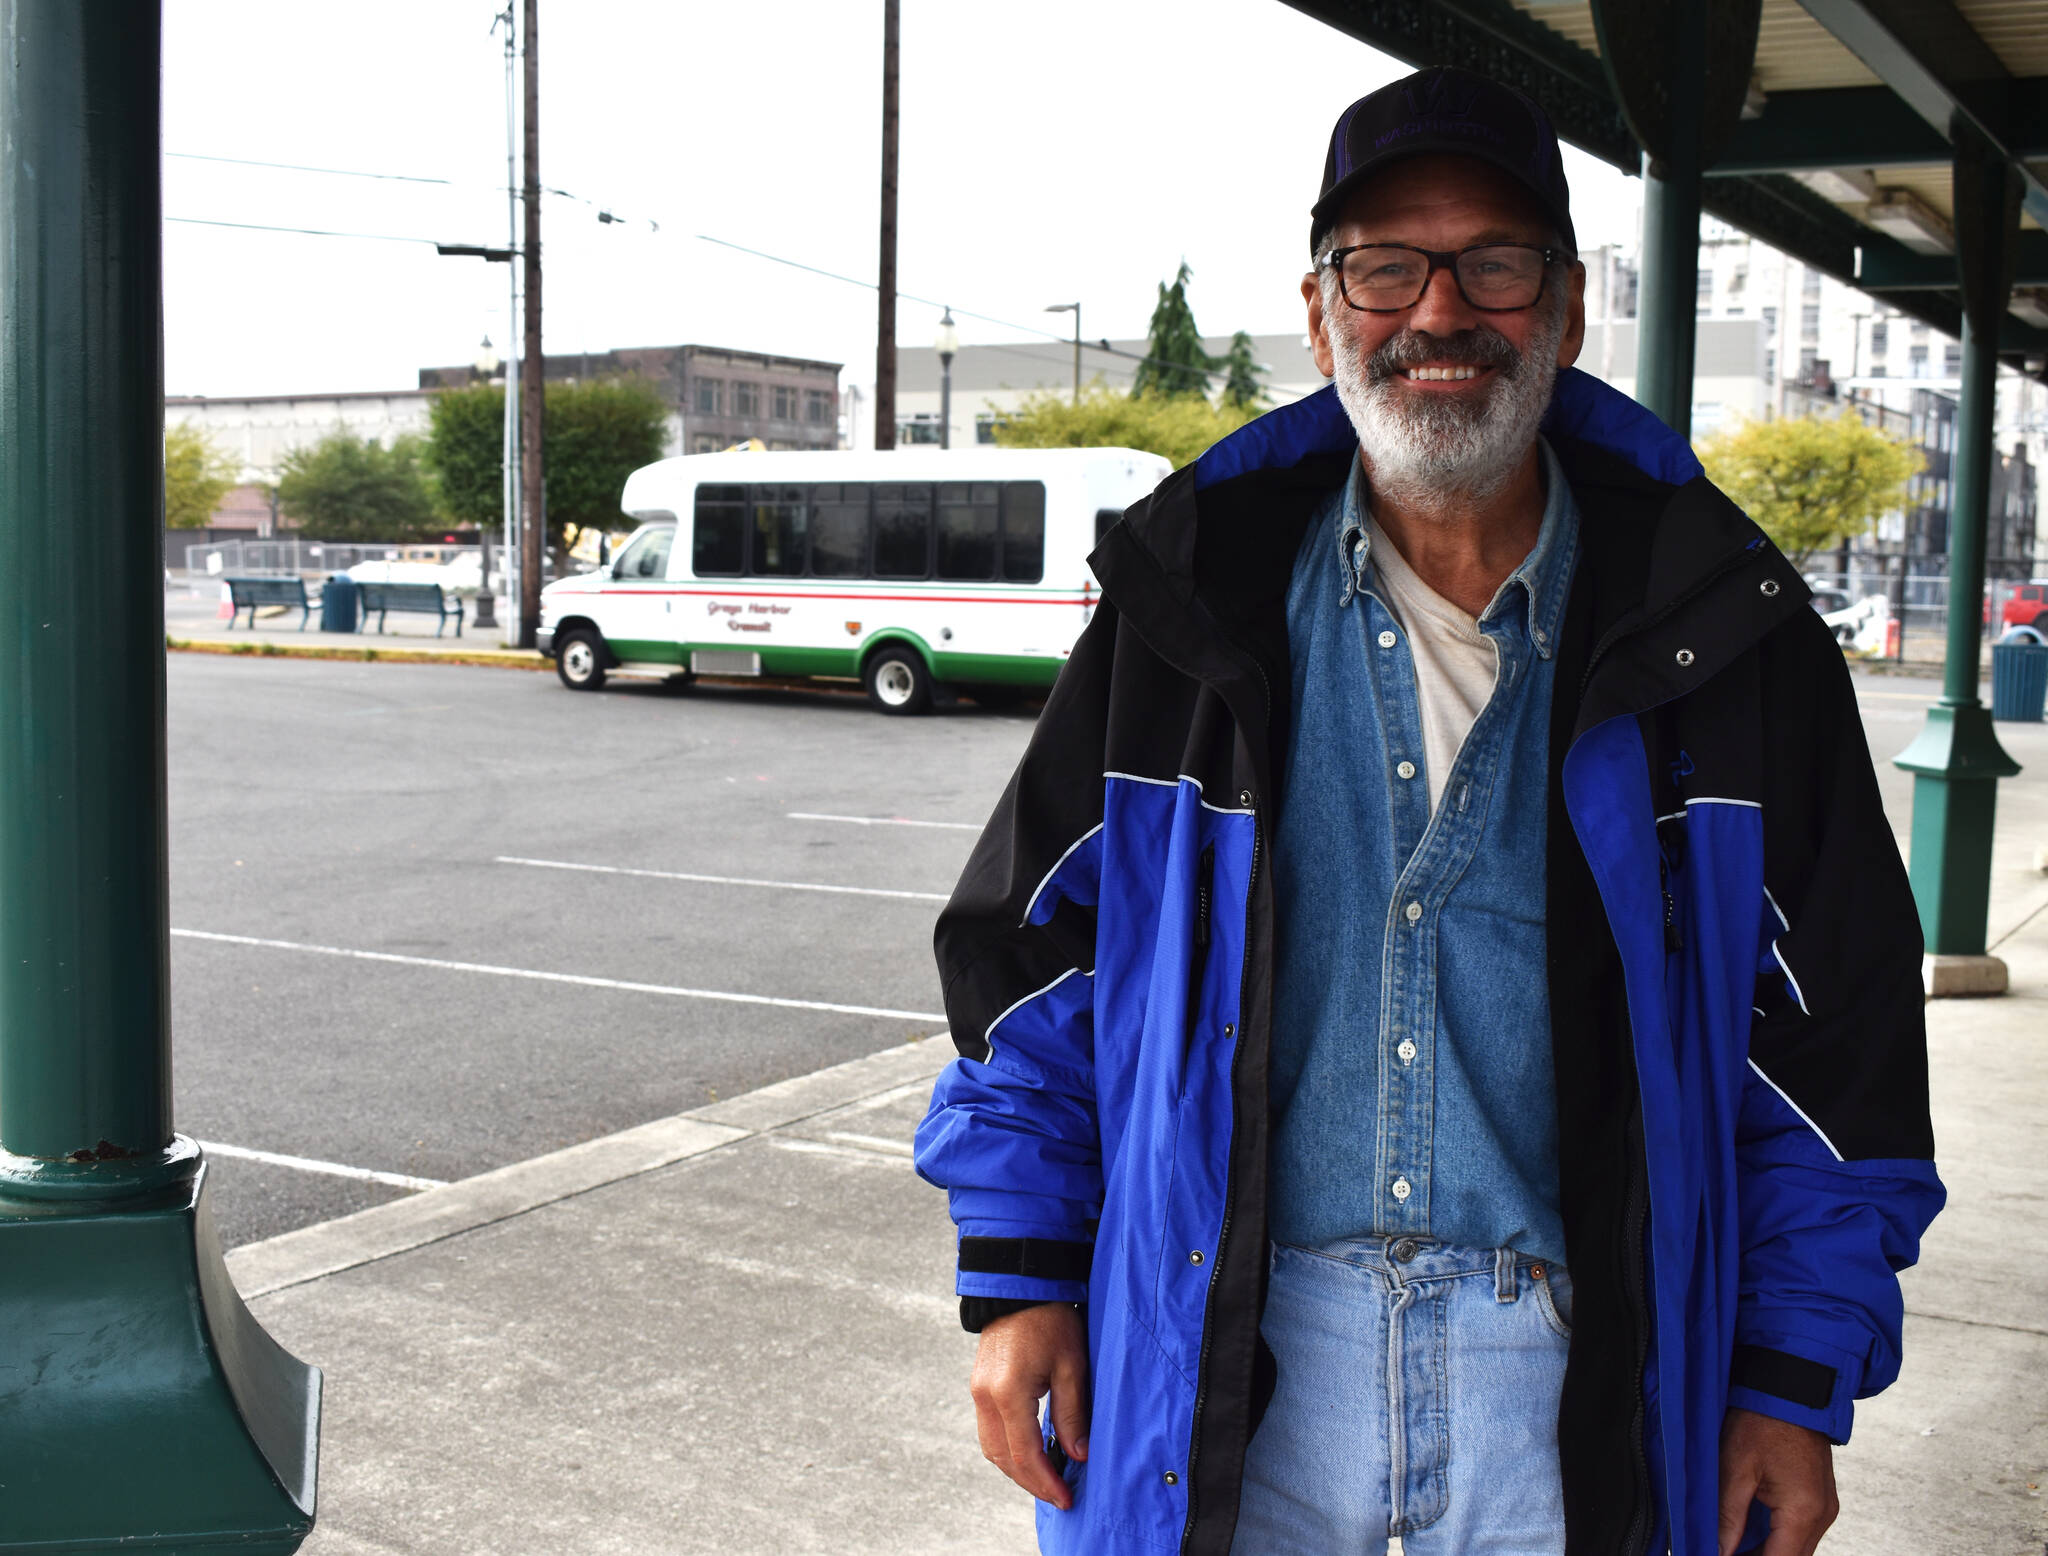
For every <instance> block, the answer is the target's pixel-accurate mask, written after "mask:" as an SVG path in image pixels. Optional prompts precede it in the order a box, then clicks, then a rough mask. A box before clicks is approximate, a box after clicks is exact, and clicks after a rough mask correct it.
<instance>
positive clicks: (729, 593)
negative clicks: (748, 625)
mask: <svg viewBox="0 0 2048 1556" xmlns="http://www.w3.org/2000/svg"><path fill="white" fill-rule="evenodd" d="M596 592H597V593H599V594H630V595H639V596H641V597H643V598H649V597H657V596H661V595H721V596H724V597H726V598H730V599H737V600H928V601H931V602H933V603H936V604H941V605H1093V604H1094V603H1095V601H1094V600H1093V599H1092V598H1090V597H1087V596H1083V595H1078V594H1077V595H1074V596H1072V597H1071V598H1070V597H1068V596H1065V595H1047V594H1026V595H1018V596H1013V597H1010V598H1004V599H999V598H997V597H995V596H992V595H986V594H816V593H813V592H811V591H810V590H788V589H746V590H743V589H599V590H598V591H596Z"/></svg>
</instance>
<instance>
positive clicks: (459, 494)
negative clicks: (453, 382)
mask: <svg viewBox="0 0 2048 1556" xmlns="http://www.w3.org/2000/svg"><path fill="white" fill-rule="evenodd" d="M429 414H430V415H431V416H432V418H433V421H432V430H431V433H430V435H429V440H428V446H427V451H426V457H427V461H428V463H429V464H430V465H431V466H432V468H433V470H434V473H435V475H436V476H437V477H438V479H439V484H440V495H441V503H442V506H443V508H444V509H445V510H446V511H447V513H448V515H449V516H450V517H451V518H454V519H457V520H459V521H460V522H462V523H465V524H475V525H479V526H481V525H497V524H501V523H503V522H504V506H505V504H504V479H505V462H504V451H503V443H502V439H503V436H504V418H505V391H504V389H503V388H502V387H500V386H494V385H489V384H479V385H477V386H475V387H474V388H469V389H449V390H445V391H443V392H442V393H440V394H437V395H435V396H434V401H433V404H432V406H431V407H430V408H429ZM668 414H669V408H668V405H667V402H665V401H664V400H663V399H662V397H661V392H660V391H659V390H658V389H656V388H655V386H654V385H652V384H650V383H648V382H647V380H645V379H644V378H613V379H603V380H599V381H597V382H594V383H575V384H570V383H554V384H549V385H548V386H547V419H546V422H545V424H544V425H545V431H544V432H543V435H542V454H543V457H544V459H545V461H546V464H547V472H548V520H549V526H550V528H551V529H553V530H554V533H553V534H552V535H550V536H549V537H548V539H549V541H550V543H551V544H560V545H570V544H573V543H574V542H575V538H576V534H577V532H578V531H579V530H581V529H583V528H586V527H597V528H601V529H608V530H609V529H616V528H618V527H619V525H620V523H621V519H622V515H621V514H620V511H619V494H620V492H621V491H622V490H623V489H624V487H625V484H626V477H627V476H629V475H631V474H632V473H633V472H634V471H635V470H638V469H639V468H640V467H641V466H642V465H647V464H652V463H653V462H654V461H655V460H657V459H659V458H661V456H662V455H663V454H664V453H665V452H666V451H667V447H668Z"/></svg>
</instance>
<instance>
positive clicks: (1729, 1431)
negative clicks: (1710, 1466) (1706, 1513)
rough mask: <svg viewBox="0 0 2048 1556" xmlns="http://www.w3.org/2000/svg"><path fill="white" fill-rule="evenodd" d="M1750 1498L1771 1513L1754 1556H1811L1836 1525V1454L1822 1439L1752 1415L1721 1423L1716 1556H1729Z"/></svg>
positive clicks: (1733, 1414)
mask: <svg viewBox="0 0 2048 1556" xmlns="http://www.w3.org/2000/svg"><path fill="white" fill-rule="evenodd" d="M1752 1498H1754V1499H1755V1500H1756V1501H1759V1502H1761V1503H1763V1505H1764V1506H1765V1507H1768V1508H1769V1509H1770V1510H1771V1535H1770V1538H1769V1539H1767V1540H1765V1541H1764V1543H1763V1547H1762V1549H1761V1551H1760V1552H1759V1556H1813V1550H1814V1547H1815V1546H1817V1545H1819V1544H1820V1537H1821V1536H1822V1535H1823V1534H1825V1533H1826V1532H1827V1528H1828V1525H1829V1524H1832V1523H1833V1522H1834V1521H1835V1514H1836V1513H1838V1512H1840V1511H1841V1504H1840V1503H1838V1502H1837V1501H1836V1500H1835V1452H1834V1448H1833V1447H1832V1446H1831V1445H1830V1444H1829V1442H1828V1440H1827V1438H1826V1437H1824V1436H1823V1435H1821V1434H1820V1433H1819V1432H1816V1431H1813V1430H1811V1429H1809V1428H1807V1427H1804V1426H1794V1425H1793V1424H1792V1423H1791V1422H1789V1421H1780V1420H1778V1419H1777V1418H1776V1417H1775V1416H1765V1415H1758V1414H1757V1413H1756V1412H1755V1411H1753V1410H1732V1409H1731V1410H1730V1411H1729V1412H1728V1415H1727V1418H1726V1419H1725V1420H1724V1421H1723V1422H1722V1423H1721V1556H1731V1553H1732V1552H1733V1551H1734V1549H1735V1542H1736V1541H1737V1540H1739V1539H1741V1538H1742V1530H1743V1526H1744V1525H1745V1524H1747V1523H1748V1522H1749V1504H1750V1500H1751V1499H1752Z"/></svg>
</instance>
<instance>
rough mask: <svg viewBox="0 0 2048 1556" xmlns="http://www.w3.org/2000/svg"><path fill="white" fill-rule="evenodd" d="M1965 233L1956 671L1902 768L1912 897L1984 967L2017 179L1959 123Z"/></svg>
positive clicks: (1952, 646)
mask: <svg viewBox="0 0 2048 1556" xmlns="http://www.w3.org/2000/svg"><path fill="white" fill-rule="evenodd" d="M1953 139H1954V141H1955V175H1954V187H1955V228H1956V246H1957V264H1958V267H1959V269H1960V271H1961V280H1962V289H1963V384H1962V403H1961V405H1960V406H1959V407H1958V409H1957V412H1956V441H1955V450H1954V454H1953V461H1952V464H1951V472H1952V486H1951V491H1952V493H1953V505H1952V507H1951V508H1950V510H1949V527H1948V663H1947V667H1946V670H1945V672H1944V674H1943V678H1942V696H1941V701H1940V702H1939V703H1937V704H1936V705H1935V706H1934V707H1932V708H1930V709H1928V712H1927V723H1926V726H1925V727H1924V728H1923V729H1922V730H1921V731H1920V734H1919V736H1918V737H1917V738H1916V739H1915V740H1914V741H1913V744H1912V745H1911V746H1909V747H1907V749H1906V750H1905V751H1904V752H1902V753H1901V754H1900V755H1899V756H1898V757H1897V758H1896V760H1897V763H1898V765H1899V766H1900V767H1902V768H1904V769H1905V770H1906V771H1907V772H1910V773H1912V774H1914V779H1913V842H1912V877H1913V897H1914V900H1915V901H1916V902H1917V903H1918V904H1919V908H1920V927H1921V930H1922V932H1923V933H1924V934H1925V935H1926V938H1927V949H1928V951H1929V952H1930V953H1932V954H1934V955H1938V956H1982V955H1983V954H1984V950H1985V931H1986V916H1987V914H1988V912H1989V908H1990V896H1991V829H1992V822H1993V819H1994V817H1995V815H1996V812H1997V806H1998V780H1999V779H2000V778H2009V777H2011V776H2012V775H2013V774H2014V773H2016V772H2018V771H2019V770H2020V769H2019V764H2018V763H2017V762H2015V761H2013V759H2012V758H2011V757H2009V756H2008V755H2006V753H2005V750H2004V748H2003V747H2001V746H2000V745H1999V743H1998V736H1997V735H1996V734H1995V733H1994V732H1993V730H1992V727H1991V713H1990V710H1989V709H1988V708H1986V707H1985V706H1984V704H1983V703H1982V702H1981V701H1979V700H1978V697H1977V684H1978V673H1979V671H1978V664H1979V641H1980V639H1981V636H1982V633H1983V600H1984V533H1985V526H1986V523H1987V521H1988V519H1989V517H1990V508H1991V442H1992V420H1993V417H1994V414H1995V409H1996V406H1995V398H1996V393H1997V383H1996V380H1997V372H1998V356H1997V342H1998V329H1999V321H2000V319H2001V318H2002V317H2003V315H2004V313H2005V309H2006V304H2007V302H2008V300H2009V299H2010V296H2011V292H2012V275H2013V259H2014V251H2015V248H2016V246H2017V242H2018V236H2019V197H2020V180H2019V175H2018V174H2017V173H2016V172H2015V171H2014V170H2013V169H2012V168H2011V167H2010V166H2009V165H2008V164H2007V163H2006V161H2005V159H2004V158H2003V157H2001V156H1999V155H1998V153H1997V152H1995V151H1994V150H1992V148H1991V147H1990V146H1989V145H1987V144H1986V143H1985V142H1984V141H1983V140H1982V138H1981V137H1979V136H1978V135H1977V134H1976V133H1975V132H1974V131H1973V130H1971V129H1970V127H1969V126H1968V124H1967V123H1965V122H1963V121H1961V120H1960V119H1959V120H1958V121H1957V123H1956V125H1955V128H1954V132H1953Z"/></svg>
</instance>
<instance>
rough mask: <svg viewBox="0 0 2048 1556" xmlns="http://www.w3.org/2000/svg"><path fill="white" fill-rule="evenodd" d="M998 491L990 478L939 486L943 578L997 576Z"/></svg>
mask: <svg viewBox="0 0 2048 1556" xmlns="http://www.w3.org/2000/svg"><path fill="white" fill-rule="evenodd" d="M998 490H999V488H998V487H997V486H995V485H994V484H993V483H992V482H986V481H978V482H975V483H973V484H972V485H970V484H969V483H967V482H965V481H948V482H946V483H945V484H944V485H942V486H941V487H940V488H939V523H938V541H939V544H938V553H939V566H938V575H939V577H941V578H962V579H967V578H993V577H995V575H996V535H997V532H998V530H999V529H1000V527H1001V517H1002V515H1001V509H1000V507H999V506H998V502H997V496H996V494H997V492H998Z"/></svg>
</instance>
